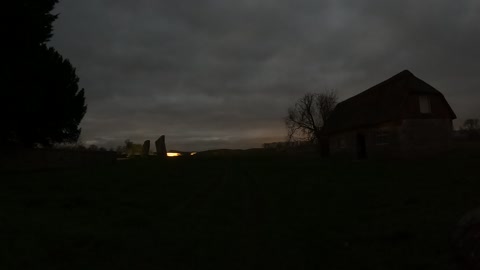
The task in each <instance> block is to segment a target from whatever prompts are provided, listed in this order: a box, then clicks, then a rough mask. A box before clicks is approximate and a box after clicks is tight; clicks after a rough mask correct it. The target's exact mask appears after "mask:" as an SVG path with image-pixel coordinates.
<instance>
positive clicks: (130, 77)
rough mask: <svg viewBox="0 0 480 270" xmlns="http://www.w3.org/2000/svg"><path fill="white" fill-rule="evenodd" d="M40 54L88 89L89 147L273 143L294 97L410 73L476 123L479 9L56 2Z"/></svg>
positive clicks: (230, 1) (473, 1) (266, 1)
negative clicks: (65, 63) (65, 61)
mask: <svg viewBox="0 0 480 270" xmlns="http://www.w3.org/2000/svg"><path fill="white" fill-rule="evenodd" d="M55 12H57V13H60V17H59V19H58V20H57V21H56V23H55V34H54V37H53V39H52V42H51V44H52V45H53V46H54V47H56V48H57V49H58V50H59V51H60V52H61V53H62V54H63V55H64V56H65V57H67V58H69V59H70V60H71V62H72V63H73V64H74V66H76V67H77V73H78V75H79V77H80V84H81V86H82V87H84V88H85V90H86V96H87V103H88V112H87V114H86V116H85V118H84V120H83V122H82V129H83V132H82V140H83V142H85V143H87V144H91V143H95V144H98V145H106V146H110V145H119V144H121V143H122V142H123V141H124V140H125V139H127V138H129V139H131V140H133V141H136V142H143V140H145V139H151V140H155V139H156V138H157V137H158V136H159V135H162V134H165V135H166V136H167V147H168V148H169V149H184V150H204V149H210V148H223V147H226V148H248V147H260V146H261V144H262V143H263V142H269V141H280V140H283V139H284V138H285V135H286V132H285V128H284V124H283V117H284V116H285V114H286V110H287V108H288V107H289V106H291V105H293V103H294V102H295V100H296V99H298V98H299V97H300V96H302V95H303V94H304V93H305V92H313V91H321V90H324V89H330V88H335V89H337V90H338V92H339V96H340V100H343V99H346V98H348V97H350V96H352V95H354V94H357V93H359V92H361V91H363V90H365V89H367V88H368V87H370V86H373V85H374V84H376V83H379V82H381V81H383V80H385V79H387V78H389V77H391V76H393V75H395V74H396V73H398V72H400V71H402V70H404V69H409V70H410V71H412V72H413V73H414V74H415V75H416V76H417V77H419V78H421V79H423V80H425V81H426V82H427V83H429V84H431V85H432V86H434V87H435V88H437V89H438V90H440V91H441V92H442V93H443V94H444V95H445V96H446V98H447V100H448V101H449V102H450V104H451V105H452V107H453V109H454V110H455V112H456V113H457V115H458V117H459V118H460V119H459V120H457V121H456V125H458V124H459V123H460V122H461V121H462V120H463V119H465V118H472V117H475V118H480V77H479V74H480V1H478V0H455V1H452V0H422V1H418V0H402V1H390V0H389V1H386V0H364V1H357V0H350V1H348V0H331V1H321V0H311V1H307V0H277V1H273V0H243V1H239V0H206V1H202V0H177V1H173V0H172V1H161V0H135V1H131V0H81V1H78V0H61V1H60V3H59V4H58V6H57V8H56V10H55Z"/></svg>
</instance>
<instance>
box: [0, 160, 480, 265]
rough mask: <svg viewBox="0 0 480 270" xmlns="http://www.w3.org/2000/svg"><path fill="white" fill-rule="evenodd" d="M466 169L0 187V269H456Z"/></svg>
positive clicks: (195, 172) (368, 166) (221, 169)
mask: <svg viewBox="0 0 480 270" xmlns="http://www.w3.org/2000/svg"><path fill="white" fill-rule="evenodd" d="M479 165H480V159H478V158H471V157H470V158H451V159H446V160H429V161H419V160H417V161H390V162H374V161H368V162H347V161H345V162H341V161H325V160H320V159H316V158H312V157H235V158H233V157H232V158H190V159H181V158H180V159H170V160H165V161H162V160H155V159H153V160H131V161H124V162H118V163H117V164H116V165H114V166H110V167H103V168H96V169H88V170H61V171H60V170H59V171H48V172H36V173H22V174H3V175H1V181H0V269H40V268H48V269H456V268H455V266H454V264H453V259H452V255H451V251H450V246H449V237H450V235H451V233H452V230H453V229H454V226H455V224H456V222H457V221H458V219H459V218H460V217H461V216H462V215H463V214H464V213H465V212H467V211H469V210H471V209H474V208H476V207H480V177H479V171H478V167H479Z"/></svg>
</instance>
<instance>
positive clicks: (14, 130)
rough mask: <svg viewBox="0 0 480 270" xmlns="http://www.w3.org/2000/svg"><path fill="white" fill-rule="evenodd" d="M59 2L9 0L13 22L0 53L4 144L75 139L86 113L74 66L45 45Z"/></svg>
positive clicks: (1, 137) (1, 141)
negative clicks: (2, 59)
mask: <svg viewBox="0 0 480 270" xmlns="http://www.w3.org/2000/svg"><path fill="white" fill-rule="evenodd" d="M56 3H57V0H17V1H9V2H8V5H7V6H8V7H9V10H8V12H7V13H8V14H9V15H7V16H10V17H11V18H10V19H11V20H12V23H11V24H10V25H8V27H7V31H6V33H7V35H8V42H5V46H4V48H3V49H2V50H3V54H4V55H5V58H4V61H2V64H1V65H2V79H1V82H0V83H1V85H2V90H1V93H0V95H1V100H3V101H4V102H5V103H4V104H3V106H0V107H1V109H0V110H1V114H0V117H1V119H2V126H3V128H2V129H3V130H4V131H3V132H1V133H0V145H7V146H12V145H22V146H26V147H34V146H36V145H42V146H51V145H52V144H55V143H64V142H67V143H70V142H75V141H77V139H78V137H79V135H80V131H81V130H80V129H79V128H78V125H79V124H80V121H81V120H82V118H83V116H84V115H85V112H86V106H85V96H84V90H83V89H79V87H78V81H79V78H78V77H77V75H76V71H75V68H74V67H73V66H72V65H71V64H70V62H69V61H68V60H67V59H64V58H63V57H62V56H61V55H60V54H59V53H58V52H57V51H56V50H55V49H54V48H51V47H48V46H47V44H46V43H47V42H48V41H49V39H50V38H51V36H52V23H53V21H54V20H55V19H56V18H57V15H53V14H51V11H52V9H53V7H54V5H55V4H56Z"/></svg>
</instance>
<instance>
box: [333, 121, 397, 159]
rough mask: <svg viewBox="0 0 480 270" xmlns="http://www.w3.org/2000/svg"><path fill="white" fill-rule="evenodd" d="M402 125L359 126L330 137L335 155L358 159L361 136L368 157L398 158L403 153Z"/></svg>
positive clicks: (390, 123)
mask: <svg viewBox="0 0 480 270" xmlns="http://www.w3.org/2000/svg"><path fill="white" fill-rule="evenodd" d="M400 131H401V126H400V123H398V122H389V123H384V124H381V125H378V126H375V127H368V128H359V129H355V130H351V131H347V132H343V133H338V134H335V135H332V136H331V137H330V151H331V155H332V156H333V157H339V158H348V159H358V158H359V151H360V149H359V142H358V140H359V138H358V136H359V135H360V136H363V138H364V139H365V150H366V158H368V159H377V158H397V157H400V156H401V155H402V147H401V135H400V134H401V133H400Z"/></svg>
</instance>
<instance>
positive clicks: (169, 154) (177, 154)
mask: <svg viewBox="0 0 480 270" xmlns="http://www.w3.org/2000/svg"><path fill="white" fill-rule="evenodd" d="M181 155H182V154H180V153H174V152H168V153H167V157H179V156H181Z"/></svg>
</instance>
